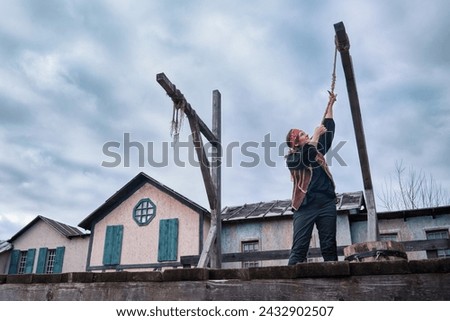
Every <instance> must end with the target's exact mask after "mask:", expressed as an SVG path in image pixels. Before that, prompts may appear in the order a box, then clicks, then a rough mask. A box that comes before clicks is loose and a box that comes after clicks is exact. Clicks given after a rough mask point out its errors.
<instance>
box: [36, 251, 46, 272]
mask: <svg viewBox="0 0 450 321" xmlns="http://www.w3.org/2000/svg"><path fill="white" fill-rule="evenodd" d="M47 250H48V248H46V247H41V248H40V249H39V255H38V262H37V266H36V273H44V270H45V262H46V261H47Z"/></svg>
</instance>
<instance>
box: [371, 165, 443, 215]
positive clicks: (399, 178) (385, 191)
mask: <svg viewBox="0 0 450 321" xmlns="http://www.w3.org/2000/svg"><path fill="white" fill-rule="evenodd" d="M378 198H379V200H380V202H381V206H383V207H384V208H386V209H387V210H388V211H395V210H404V209H416V208H428V207H437V206H442V205H449V204H450V196H449V194H448V192H447V191H446V190H445V189H444V188H442V185H440V184H438V183H437V182H436V181H435V180H434V178H433V176H432V175H431V174H429V175H426V174H425V173H424V172H423V171H422V170H419V171H417V170H415V169H414V168H412V167H409V168H408V171H406V168H405V166H404V165H403V161H400V162H395V175H394V177H392V176H389V180H385V182H384V186H383V188H382V192H381V196H380V197H378Z"/></svg>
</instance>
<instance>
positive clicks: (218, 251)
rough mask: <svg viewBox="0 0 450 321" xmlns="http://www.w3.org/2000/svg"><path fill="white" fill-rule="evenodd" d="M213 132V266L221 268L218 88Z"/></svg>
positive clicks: (219, 114)
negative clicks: (214, 230) (214, 240)
mask: <svg viewBox="0 0 450 321" xmlns="http://www.w3.org/2000/svg"><path fill="white" fill-rule="evenodd" d="M212 105H213V106H212V107H213V112H212V132H213V134H214V136H215V137H216V139H217V143H216V144H213V146H212V148H213V151H212V167H211V176H212V179H213V185H214V187H215V191H216V205H215V217H212V218H211V219H215V221H216V243H215V255H214V260H211V267H213V268H221V267H222V243H221V233H222V199H221V196H222V177H221V176H222V175H221V165H222V145H221V143H222V116H221V115H222V102H221V95H220V92H219V91H218V90H214V91H213V101H212Z"/></svg>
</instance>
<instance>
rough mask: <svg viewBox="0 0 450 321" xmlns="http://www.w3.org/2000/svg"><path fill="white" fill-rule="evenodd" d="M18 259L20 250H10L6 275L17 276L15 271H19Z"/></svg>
mask: <svg viewBox="0 0 450 321" xmlns="http://www.w3.org/2000/svg"><path fill="white" fill-rule="evenodd" d="M19 258H20V250H12V251H11V260H10V262H9V269H8V274H17V270H18V269H19Z"/></svg>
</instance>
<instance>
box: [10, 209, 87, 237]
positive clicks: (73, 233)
mask: <svg viewBox="0 0 450 321" xmlns="http://www.w3.org/2000/svg"><path fill="white" fill-rule="evenodd" d="M38 221H43V222H45V223H46V224H48V225H50V226H51V227H52V228H54V229H55V230H56V231H57V232H58V233H60V234H61V235H63V236H65V237H67V238H72V237H77V236H85V235H87V234H86V233H84V232H82V231H81V230H79V229H78V228H76V227H73V226H70V225H67V224H64V223H61V222H58V221H55V220H52V219H49V218H47V217H44V216H42V215H38V216H36V218H35V219H34V220H32V221H31V222H30V223H28V224H27V225H26V226H25V227H24V228H23V229H21V230H20V231H19V232H17V233H16V234H15V235H14V236H13V237H11V239H10V240H9V241H14V240H15V239H17V238H18V237H19V236H20V235H22V234H24V233H25V232H26V231H27V230H28V229H30V228H31V227H32V226H33V225H34V224H36V223H37V222H38Z"/></svg>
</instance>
